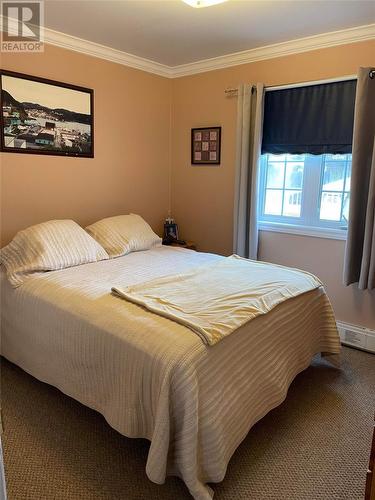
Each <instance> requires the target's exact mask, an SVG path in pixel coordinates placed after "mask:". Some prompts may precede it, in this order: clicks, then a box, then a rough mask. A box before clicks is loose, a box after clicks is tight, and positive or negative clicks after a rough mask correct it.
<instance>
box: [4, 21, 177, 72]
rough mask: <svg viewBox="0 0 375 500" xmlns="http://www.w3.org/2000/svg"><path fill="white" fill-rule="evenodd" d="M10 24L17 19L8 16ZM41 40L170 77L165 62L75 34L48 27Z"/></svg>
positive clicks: (15, 24)
mask: <svg viewBox="0 0 375 500" xmlns="http://www.w3.org/2000/svg"><path fill="white" fill-rule="evenodd" d="M3 20H4V17H3V16H0V22H1V28H2V27H3ZM8 22H9V24H10V26H14V27H16V26H17V25H18V21H17V20H16V19H12V18H8ZM43 42H44V43H47V44H50V45H54V46H55V47H60V48H62V49H67V50H73V51H74V52H79V53H81V54H86V55H88V56H92V57H98V58H99V59H104V60H106V61H111V62H114V63H117V64H122V65H123V66H129V67H130V68H134V69H139V70H141V71H146V72H148V73H153V74H155V75H159V76H164V77H167V78H170V76H171V67H170V66H166V65H165V64H160V63H158V62H156V61H151V60H150V59H145V58H143V57H139V56H135V55H133V54H129V53H127V52H123V51H122V50H117V49H113V48H111V47H107V46H105V45H101V44H99V43H95V42H90V41H88V40H83V39H82V38H78V37H76V36H72V35H67V34H66V33H61V32H59V31H55V30H51V29H49V28H44V29H43Z"/></svg>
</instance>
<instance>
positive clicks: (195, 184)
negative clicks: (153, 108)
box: [171, 41, 375, 329]
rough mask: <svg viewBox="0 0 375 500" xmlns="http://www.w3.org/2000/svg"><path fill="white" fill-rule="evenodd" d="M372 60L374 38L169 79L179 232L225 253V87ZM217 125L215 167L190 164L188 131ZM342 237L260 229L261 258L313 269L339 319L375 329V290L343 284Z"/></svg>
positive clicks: (228, 243)
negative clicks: (219, 142)
mask: <svg viewBox="0 0 375 500" xmlns="http://www.w3.org/2000/svg"><path fill="white" fill-rule="evenodd" d="M374 64H375V41H369V42H361V43H356V44H351V45H346V46H339V47H332V48H328V49H322V50H316V51H311V52H306V53H302V54H295V55H291V56H286V57H280V58H277V59H270V60H267V61H258V62H255V63H252V64H246V65H242V66H235V67H232V68H228V69H223V70H218V71H212V72H207V73H202V74H198V75H193V76H188V77H183V78H179V79H176V80H174V81H173V127H172V183H171V184H172V191H171V192H172V212H173V215H174V216H175V217H176V219H177V221H178V222H179V225H180V230H181V235H182V237H184V238H186V239H190V240H194V241H196V243H197V245H198V247H199V249H201V250H204V251H211V252H218V253H222V254H230V253H231V252H232V231H233V222H232V221H233V191H234V162H235V140H236V130H235V126H236V106H237V99H236V98H233V97H232V98H228V97H225V96H224V89H225V88H227V87H232V86H236V85H237V84H238V83H240V82H248V83H250V82H253V83H254V82H264V83H265V85H268V86H269V85H283V84H288V83H294V82H300V81H309V80H319V79H326V78H333V77H338V76H342V75H350V74H355V73H356V72H357V69H358V67H359V66H370V65H372V66H373V65H374ZM214 125H221V126H222V137H223V138H222V163H221V165H220V166H219V167H212V166H207V167H202V166H199V167H197V166H191V165H190V129H191V128H192V127H203V126H214ZM344 246H345V244H344V242H342V241H336V240H328V239H321V238H312V237H302V236H291V235H285V234H278V233H270V232H261V237H260V258H261V259H264V260H267V261H271V262H276V263H281V264H286V265H291V266H296V267H300V268H304V269H307V270H310V271H312V272H314V273H315V274H317V275H318V276H319V277H320V278H321V279H322V280H323V282H324V283H325V284H326V285H327V289H328V291H329V294H330V297H331V300H332V303H333V305H334V308H335V311H336V314H337V318H338V319H339V320H341V321H346V322H349V323H353V324H357V325H362V326H366V327H368V328H373V329H375V293H369V292H358V291H357V290H356V289H355V287H353V286H352V287H344V286H343V285H342V263H343V252H344Z"/></svg>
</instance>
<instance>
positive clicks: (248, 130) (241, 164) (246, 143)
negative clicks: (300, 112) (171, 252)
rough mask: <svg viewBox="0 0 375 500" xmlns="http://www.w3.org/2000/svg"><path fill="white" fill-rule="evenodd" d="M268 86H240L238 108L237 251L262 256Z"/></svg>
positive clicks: (235, 224)
mask: <svg viewBox="0 0 375 500" xmlns="http://www.w3.org/2000/svg"><path fill="white" fill-rule="evenodd" d="M263 108H264V85H263V84H262V83H258V84H257V85H244V84H242V85H240V87H239V89H238V106H237V147H236V177H235V194H234V235H233V251H234V253H236V254H238V255H241V257H247V258H250V259H256V258H257V255H258V222H257V208H258V177H259V176H258V168H259V157H260V150H261V143H262V128H263Z"/></svg>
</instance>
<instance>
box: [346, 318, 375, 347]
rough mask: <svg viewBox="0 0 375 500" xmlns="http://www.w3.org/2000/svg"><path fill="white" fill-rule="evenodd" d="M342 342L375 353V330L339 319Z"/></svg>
mask: <svg viewBox="0 0 375 500" xmlns="http://www.w3.org/2000/svg"><path fill="white" fill-rule="evenodd" d="M337 328H338V331H339V334H340V339H341V343H342V344H344V345H348V346H350V347H356V348H357V349H363V350H364V351H369V352H373V353H375V330H370V329H369V328H362V327H360V326H354V325H350V324H348V323H342V322H341V321H337Z"/></svg>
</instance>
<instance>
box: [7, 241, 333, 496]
mask: <svg viewBox="0 0 375 500" xmlns="http://www.w3.org/2000/svg"><path fill="white" fill-rule="evenodd" d="M221 259H223V258H222V257H219V256H216V255H210V254H203V253H197V252H193V251H189V250H184V249H179V248H166V247H161V248H155V249H152V250H148V251H144V252H136V253H132V254H129V255H126V256H124V257H119V258H117V259H113V260H106V261H102V262H97V263H91V264H86V265H82V266H79V267H76V268H69V269H64V270H60V271H53V272H50V273H46V274H45V275H44V276H41V277H34V278H31V279H30V280H29V281H27V282H26V283H24V284H23V285H22V286H21V287H19V288H18V289H12V288H11V287H10V285H9V284H8V283H7V282H6V281H5V280H4V277H3V276H2V332H1V333H2V339H1V340H2V353H3V355H4V356H5V357H6V358H7V359H9V360H10V361H12V362H14V363H16V364H17V365H19V366H20V367H22V368H23V369H24V370H26V371H27V372H29V373H30V374H32V375H33V376H34V377H36V378H38V379H40V380H42V381H44V382H47V383H49V384H52V385H54V386H56V387H58V388H59V389H60V390H61V391H63V392H64V393H66V394H68V395H69V396H72V397H73V398H75V399H77V400H78V401H80V402H81V403H83V404H85V405H87V406H89V407H91V408H94V409H96V410H97V411H99V412H100V413H102V414H103V415H104V417H105V418H106V420H107V421H108V423H109V424H110V425H111V426H112V427H113V428H115V429H116V430H118V431H119V432H120V433H122V434H124V435H126V436H129V437H143V438H147V439H149V440H150V441H151V446H150V449H149V454H148V460H147V466H146V471H147V475H148V477H149V478H150V479H151V480H152V481H154V482H156V483H162V482H164V480H165V477H166V475H167V474H174V475H178V476H180V477H181V478H182V479H183V480H184V482H185V484H186V485H187V487H188V488H189V490H190V493H191V494H192V495H193V497H194V498H195V499H196V500H207V499H209V498H211V496H212V490H211V488H209V487H208V486H207V484H206V483H208V482H219V481H221V480H222V479H223V478H224V476H225V472H226V468H227V465H228V462H229V460H230V457H231V456H232V454H233V452H234V451H235V449H236V448H237V446H238V445H239V443H240V442H241V441H242V440H243V439H244V437H245V436H246V434H247V433H248V431H249V429H250V428H251V427H252V426H253V425H254V424H255V422H257V421H258V420H259V419H260V418H262V417H263V416H264V415H265V414H266V413H267V412H268V411H270V410H271V409H272V408H274V407H275V406H277V405H278V404H280V403H281V402H282V401H283V400H284V398H285V397H286V393H287V390H288V387H289V385H290V383H291V382H292V380H293V378H294V377H295V376H296V374H297V373H299V372H300V371H302V370H304V369H305V368H306V367H307V366H308V365H309V364H310V361H311V358H312V356H313V355H314V354H315V353H318V352H324V353H331V354H337V353H339V351H340V344H339V338H338V335H337V330H336V324H335V320H334V316H333V313H332V309H331V306H330V303H329V301H328V299H327V297H326V295H325V293H324V290H323V288H317V289H315V290H312V291H310V292H307V293H304V294H302V295H300V296H298V297H295V298H291V299H289V300H287V301H285V302H283V303H282V304H280V305H279V306H277V307H275V308H274V309H272V311H270V312H269V313H267V314H265V315H261V316H258V317H257V318H255V319H254V320H252V321H250V322H249V323H248V324H246V325H244V326H242V327H241V328H239V329H238V330H237V331H236V332H234V333H233V334H231V335H230V336H229V337H227V338H224V339H223V340H222V341H221V342H219V343H217V344H216V345H214V346H207V345H205V344H204V343H203V342H202V341H201V339H200V338H199V337H198V336H197V335H196V334H195V333H194V332H192V331H191V330H190V329H189V328H187V327H185V326H183V325H181V324H178V323H176V322H174V321H171V320H169V319H166V318H164V317H161V316H159V315H156V314H153V313H151V312H149V311H147V310H145V309H144V308H142V307H140V306H138V305H136V304H133V303H128V302H126V301H124V300H123V299H120V298H118V297H115V296H113V295H111V293H110V289H111V287H112V286H119V287H122V286H124V285H126V286H130V285H135V284H137V283H142V282H144V281H146V280H150V279H153V278H159V277H162V276H166V275H168V274H171V272H180V273H184V272H186V271H188V270H189V269H192V268H194V267H197V266H204V265H207V264H209V263H215V262H219V261H220V260H221ZM30 432H32V429H30ZM126 473H127V471H126V470H124V474H126Z"/></svg>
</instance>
